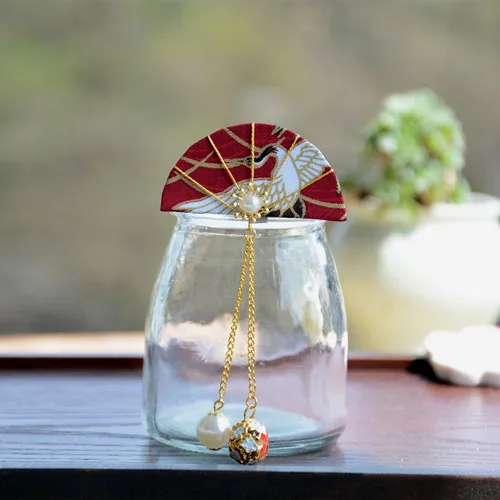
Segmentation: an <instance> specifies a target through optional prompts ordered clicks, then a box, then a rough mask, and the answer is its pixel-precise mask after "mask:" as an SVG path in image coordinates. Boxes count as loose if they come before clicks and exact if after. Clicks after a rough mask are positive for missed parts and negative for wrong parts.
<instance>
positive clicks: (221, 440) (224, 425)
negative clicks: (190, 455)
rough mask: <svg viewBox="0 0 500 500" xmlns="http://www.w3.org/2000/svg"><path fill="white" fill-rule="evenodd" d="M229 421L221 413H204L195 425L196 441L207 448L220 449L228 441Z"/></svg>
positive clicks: (229, 432)
mask: <svg viewBox="0 0 500 500" xmlns="http://www.w3.org/2000/svg"><path fill="white" fill-rule="evenodd" d="M230 434H231V423H230V422H229V419H228V418H227V417H226V416H224V415H223V414H222V413H218V414H214V413H209V414H208V415H205V416H204V417H203V418H202V419H201V420H200V421H199V422H198V425H197V426H196V437H197V438H198V441H199V442H200V443H201V444H202V445H203V446H206V447H207V448H208V449H209V450H220V449H221V448H223V447H224V446H226V444H227V443H228V442H229V436H230Z"/></svg>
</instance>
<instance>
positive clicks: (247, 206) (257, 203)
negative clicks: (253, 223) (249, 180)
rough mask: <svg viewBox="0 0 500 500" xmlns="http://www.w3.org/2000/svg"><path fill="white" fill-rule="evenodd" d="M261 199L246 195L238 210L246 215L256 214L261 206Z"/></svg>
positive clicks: (253, 195) (254, 195) (250, 194)
mask: <svg viewBox="0 0 500 500" xmlns="http://www.w3.org/2000/svg"><path fill="white" fill-rule="evenodd" d="M263 204H264V203H263V201H262V198H261V197H260V196H257V195H256V194H253V193H247V194H245V195H244V196H243V198H242V199H241V201H240V208H241V209H242V210H243V211H244V212H246V213H247V214H255V213H257V212H258V211H259V210H260V209H261V208H262V205H263Z"/></svg>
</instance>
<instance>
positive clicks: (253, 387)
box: [243, 220, 257, 420]
mask: <svg viewBox="0 0 500 500" xmlns="http://www.w3.org/2000/svg"><path fill="white" fill-rule="evenodd" d="M256 234H257V233H256V231H255V229H254V228H253V227H252V221H251V220H250V221H249V222H248V229H247V230H246V231H245V238H246V248H247V250H246V252H245V254H246V255H247V258H248V262H247V264H248V397H247V399H246V408H245V413H244V414H243V418H244V419H245V420H250V419H252V418H253V417H254V416H255V412H256V411H257V379H256V376H255V325H256V320H255V280H254V277H255V236H256Z"/></svg>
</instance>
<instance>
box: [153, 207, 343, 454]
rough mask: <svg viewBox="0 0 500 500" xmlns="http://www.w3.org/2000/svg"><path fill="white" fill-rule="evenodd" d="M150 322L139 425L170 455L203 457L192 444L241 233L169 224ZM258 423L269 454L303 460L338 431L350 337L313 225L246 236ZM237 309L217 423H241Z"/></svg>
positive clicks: (286, 223) (204, 406)
mask: <svg viewBox="0 0 500 500" xmlns="http://www.w3.org/2000/svg"><path fill="white" fill-rule="evenodd" d="M176 217H177V224H176V227H175V230H174V233H173V236H172V238H171V241H170V245H169V247H168V249H167V251H166V253H165V257H164V259H163V263H162V265H161V269H160V272H159V275H158V278H157V281H156V284H155V287H154V290H153V294H152V299H151V305H150V311H149V315H148V319H147V323H146V355H145V361H144V375H143V419H144V423H145V426H146V428H147V430H148V432H149V434H150V435H151V436H152V437H153V438H155V439H158V440H159V441H162V442H164V443H167V444H169V445H172V446H175V447H178V448H182V449H186V450H191V451H201V452H208V453H227V451H224V450H221V451H219V452H212V451H210V452H209V451H208V450H207V449H206V448H205V447H204V446H203V445H201V443H199V442H198V440H197V439H196V426H197V423H198V421H199V420H200V418H202V417H203V416H204V415H206V414H207V412H209V411H211V409H212V407H213V402H214V401H215V400H216V399H217V397H218V389H219V383H220V377H221V373H222V367H223V364H224V358H225V354H226V349H227V339H228V334H229V330H230V326H231V318H232V312H233V308H234V304H235V299H236V293H237V289H238V283H239V277H240V272H241V262H242V258H243V249H244V242H245V238H244V235H243V233H244V230H245V228H246V223H244V222H242V221H237V220H236V219H234V218H232V217H224V216H216V217H214V216H209V215H195V214H176ZM254 227H255V229H256V231H257V236H256V240H255V254H256V255H255V283H256V312H257V330H256V356H257V398H258V402H259V405H258V408H257V414H256V418H257V419H258V420H259V421H260V422H262V423H263V424H264V425H265V426H266V427H267V429H268V431H269V436H270V451H269V454H270V455H287V454H293V453H299V452H305V451H311V450H314V449H318V448H321V447H323V446H324V445H326V444H328V443H330V442H331V441H333V440H335V439H336V438H337V437H338V436H339V435H340V434H341V433H342V431H343V430H344V427H345V424H346V405H345V390H346V355H347V329H346V317H345V311H344V303H343V298H342V292H341V288H340V284H339V279H338V275H337V270H336V267H335V263H334V260H333V257H332V255H331V253H330V250H329V247H328V245H327V240H326V236H325V223H324V222H322V221H316V220H305V219H300V220H297V219H295V220H290V219H277V218H276V219H267V220H266V219H264V220H262V221H259V222H258V223H256V224H255V225H254ZM246 317H247V304H246V301H244V303H243V306H242V310H241V320H240V325H239V329H238V333H237V338H236V345H235V350H234V357H233V364H232V368H231V375H230V378H229V383H228V390H227V393H226V396H225V398H224V400H225V403H226V404H225V406H224V410H223V412H224V414H225V415H226V416H227V417H228V418H229V419H230V420H231V422H232V423H233V424H234V423H236V422H238V421H240V420H242V418H243V411H244V409H245V399H246V397H247V393H248V382H247V334H246Z"/></svg>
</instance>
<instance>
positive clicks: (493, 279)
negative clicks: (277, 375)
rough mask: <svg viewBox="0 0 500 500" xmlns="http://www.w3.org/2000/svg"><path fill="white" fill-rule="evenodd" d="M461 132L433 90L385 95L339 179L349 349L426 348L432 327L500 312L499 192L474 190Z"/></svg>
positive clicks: (334, 237) (489, 319)
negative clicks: (352, 165)
mask: <svg viewBox="0 0 500 500" xmlns="http://www.w3.org/2000/svg"><path fill="white" fill-rule="evenodd" d="M464 153H465V140H464V134H463V132H462V127H461V124H460V122H459V121H458V119H457V118H456V116H455V114H454V113H453V111H452V110H451V109H450V108H449V107H447V106H446V105H445V104H444V103H443V102H442V101H441V100H440V99H439V98H438V97H437V96H436V95H435V94H434V93H433V92H431V91H430V90H417V91H413V92H408V93H406V94H395V95H391V96H389V97H388V98H387V99H386V100H385V102H384V103H383V105H382V108H381V110H380V112H379V114H378V116H376V117H375V119H373V120H372V121H370V122H369V123H368V124H367V125H366V127H365V128H364V130H363V132H362V147H361V153H360V162H359V166H358V167H357V168H356V169H354V171H352V172H350V173H349V175H348V176H347V177H346V178H345V179H343V183H342V187H343V190H344V193H345V194H346V195H347V204H348V210H349V214H350V222H348V224H347V225H346V226H345V228H344V229H343V230H342V231H339V230H338V228H336V229H335V230H334V229H333V227H332V228H330V229H329V238H330V241H331V244H332V245H333V246H334V250H335V256H336V260H337V264H338V266H339V272H340V276H341V279H342V284H343V289H344V296H345V301H346V309H347V314H348V321H349V328H350V333H351V339H352V340H351V348H353V349H356V350H362V351H374V352H385V353H388V352H392V353H412V354H418V353H420V352H423V341H424V338H425V336H426V335H427V334H428V333H429V332H430V331H432V330H435V329H459V328H461V327H464V326H466V325H470V324H478V323H481V324H485V323H493V322H494V321H495V320H496V319H497V318H498V316H499V313H500V227H499V225H498V217H499V215H500V200H498V199H497V198H495V197H493V196H489V195H485V194H479V193H472V192H471V190H470V188H469V185H468V183H467V181H466V180H465V178H464V176H463V167H464Z"/></svg>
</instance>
